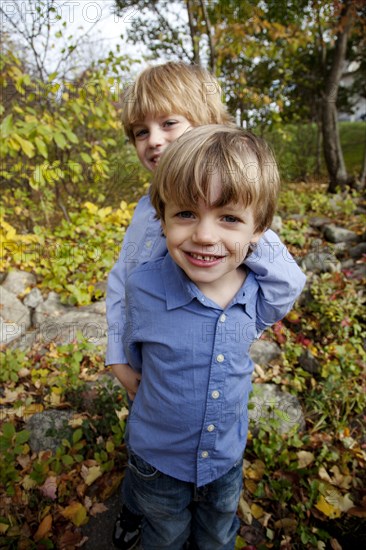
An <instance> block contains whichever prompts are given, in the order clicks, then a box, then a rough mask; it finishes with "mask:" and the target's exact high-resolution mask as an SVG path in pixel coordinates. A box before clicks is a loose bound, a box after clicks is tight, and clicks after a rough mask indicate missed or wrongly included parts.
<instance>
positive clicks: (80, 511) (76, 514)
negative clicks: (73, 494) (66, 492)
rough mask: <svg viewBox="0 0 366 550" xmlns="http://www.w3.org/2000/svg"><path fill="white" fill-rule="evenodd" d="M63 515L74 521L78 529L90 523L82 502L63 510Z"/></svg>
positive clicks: (73, 503)
mask: <svg viewBox="0 0 366 550" xmlns="http://www.w3.org/2000/svg"><path fill="white" fill-rule="evenodd" d="M61 515H62V516H63V517H64V518H66V519H69V520H70V521H72V523H73V524H74V525H76V527H80V526H81V525H84V524H85V523H86V522H87V521H88V518H87V512H86V508H85V506H83V505H82V504H80V502H72V503H71V504H70V505H69V506H67V507H66V508H65V509H64V510H62V512H61Z"/></svg>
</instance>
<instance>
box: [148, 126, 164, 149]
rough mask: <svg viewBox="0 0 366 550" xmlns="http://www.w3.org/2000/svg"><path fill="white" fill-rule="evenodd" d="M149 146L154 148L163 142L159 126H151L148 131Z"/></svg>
mask: <svg viewBox="0 0 366 550" xmlns="http://www.w3.org/2000/svg"><path fill="white" fill-rule="evenodd" d="M148 144H149V147H152V148H155V147H159V146H161V145H163V144H164V138H163V132H162V130H161V128H160V127H158V126H153V127H151V128H150V131H149V139H148Z"/></svg>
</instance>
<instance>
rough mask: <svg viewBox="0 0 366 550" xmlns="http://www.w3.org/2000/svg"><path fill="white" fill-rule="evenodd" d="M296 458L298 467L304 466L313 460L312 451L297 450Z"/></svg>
mask: <svg viewBox="0 0 366 550" xmlns="http://www.w3.org/2000/svg"><path fill="white" fill-rule="evenodd" d="M297 459H298V468H306V467H307V466H309V464H311V463H312V462H314V459H315V457H314V455H313V453H310V452H309V451H299V452H298V453H297Z"/></svg>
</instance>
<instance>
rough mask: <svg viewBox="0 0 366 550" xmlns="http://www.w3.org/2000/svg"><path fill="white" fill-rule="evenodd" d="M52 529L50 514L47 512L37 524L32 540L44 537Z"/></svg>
mask: <svg viewBox="0 0 366 550" xmlns="http://www.w3.org/2000/svg"><path fill="white" fill-rule="evenodd" d="M51 529H52V516H51V514H48V515H47V516H46V517H44V518H43V520H42V521H41V523H40V524H39V526H38V529H37V531H36V533H35V535H34V540H35V541H36V542H38V541H39V540H41V539H43V538H45V537H46V536H47V535H48V534H49V532H50V531H51Z"/></svg>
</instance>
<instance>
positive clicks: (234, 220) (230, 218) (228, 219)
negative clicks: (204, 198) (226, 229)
mask: <svg viewBox="0 0 366 550" xmlns="http://www.w3.org/2000/svg"><path fill="white" fill-rule="evenodd" d="M222 219H223V220H224V222H227V223H237V222H239V221H240V220H239V218H237V217H235V216H232V215H231V214H228V215H227V216H223V217H222Z"/></svg>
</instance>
